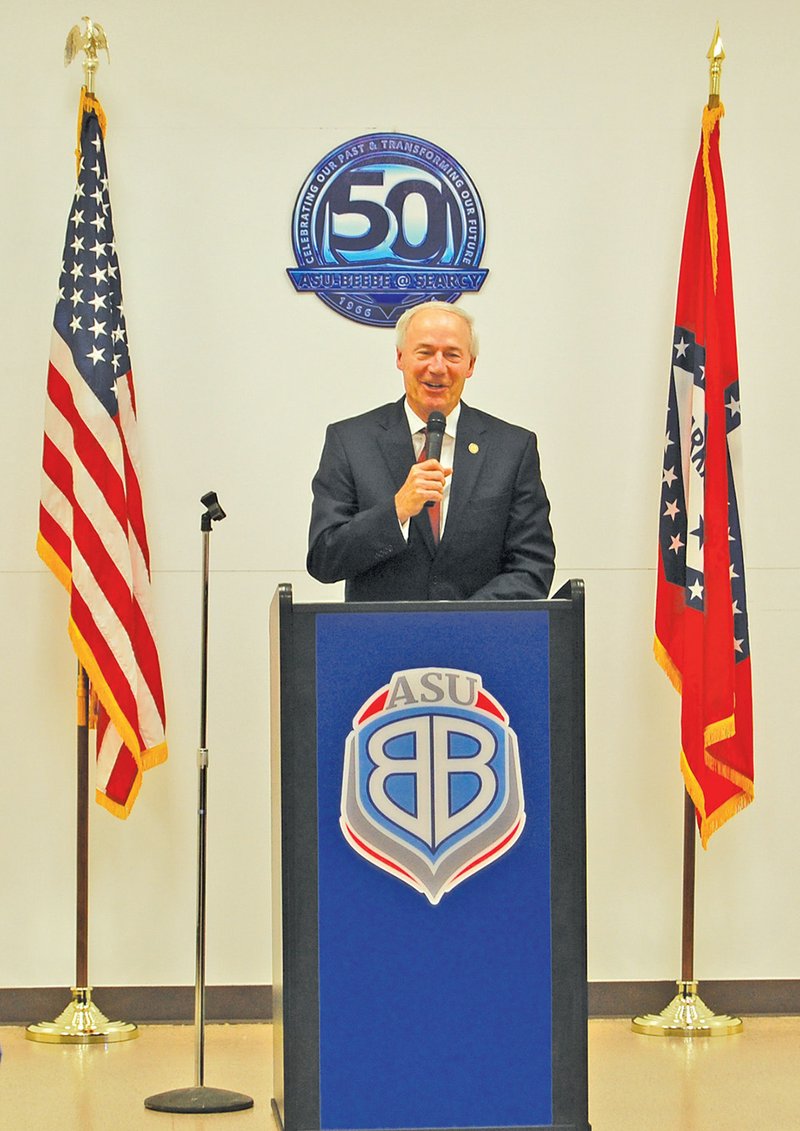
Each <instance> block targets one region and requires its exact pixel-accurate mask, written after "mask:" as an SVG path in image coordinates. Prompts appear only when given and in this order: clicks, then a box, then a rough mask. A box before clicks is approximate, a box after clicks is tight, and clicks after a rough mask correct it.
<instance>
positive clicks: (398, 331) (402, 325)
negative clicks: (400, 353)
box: [395, 302, 479, 357]
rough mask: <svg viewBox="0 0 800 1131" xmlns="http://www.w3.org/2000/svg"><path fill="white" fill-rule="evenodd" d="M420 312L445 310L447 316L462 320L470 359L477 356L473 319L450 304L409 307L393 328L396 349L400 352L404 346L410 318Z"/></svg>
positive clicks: (427, 304) (476, 337)
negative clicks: (465, 329)
mask: <svg viewBox="0 0 800 1131" xmlns="http://www.w3.org/2000/svg"><path fill="white" fill-rule="evenodd" d="M422 310H446V311H447V312H448V314H455V315H457V316H458V317H459V318H462V319H463V320H464V321H465V322H466V324H467V328H468V330H469V352H470V357H477V356H478V344H479V343H478V331H477V330H476V329H475V319H474V318H473V316H472V315H471V314H470V313H469V312H468V311H466V310H464V308H463V306H455V305H454V304H453V303H452V302H421V303H420V304H419V306H411V307H409V308H408V310H406V311H404V313H403V314H401V315H400V317H399V318H398V319H397V325H396V327H395V342H396V345H397V348H398V349H399V350H401V349H402V348H403V346H404V345H405V344H406V334H407V333H408V327H409V325H410V324H411V320H412V318H414V316H415V315H417V314H419V313H420V311H422Z"/></svg>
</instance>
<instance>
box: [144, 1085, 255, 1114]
mask: <svg viewBox="0 0 800 1131" xmlns="http://www.w3.org/2000/svg"><path fill="white" fill-rule="evenodd" d="M144 1106H145V1107H146V1108H149V1109H150V1111H172V1112H176V1113H177V1114H178V1115H196V1114H198V1113H202V1112H207V1113H208V1114H209V1115H213V1114H215V1113H217V1112H223V1111H245V1110H246V1109H247V1108H249V1107H252V1106H253V1100H252V1099H251V1098H250V1096H246V1095H245V1094H244V1093H243V1092H229V1091H227V1090H226V1089H225V1088H205V1087H203V1088H174V1089H173V1090H172V1091H171V1092H159V1093H158V1095H156V1096H148V1097H147V1099H146V1100H145V1101H144Z"/></svg>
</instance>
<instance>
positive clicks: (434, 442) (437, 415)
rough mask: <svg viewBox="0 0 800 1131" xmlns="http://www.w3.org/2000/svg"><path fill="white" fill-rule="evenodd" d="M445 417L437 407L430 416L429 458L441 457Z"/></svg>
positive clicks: (427, 505)
mask: <svg viewBox="0 0 800 1131" xmlns="http://www.w3.org/2000/svg"><path fill="white" fill-rule="evenodd" d="M445 423H446V421H445V418H444V413H443V412H437V411H436V410H435V409H434V411H433V412H432V413H431V414H430V416H429V417H428V430H427V433H426V437H427V441H426V442H427V445H428V459H440V458H441V455H442V440H443V439H444V426H445ZM425 506H426V507H432V506H433V503H432V502H430V501H428V502H427V503H426V504H425Z"/></svg>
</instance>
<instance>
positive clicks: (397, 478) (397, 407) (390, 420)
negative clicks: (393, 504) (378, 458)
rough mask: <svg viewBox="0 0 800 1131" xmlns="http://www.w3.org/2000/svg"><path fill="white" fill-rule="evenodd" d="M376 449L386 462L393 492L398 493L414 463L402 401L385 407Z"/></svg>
mask: <svg viewBox="0 0 800 1131" xmlns="http://www.w3.org/2000/svg"><path fill="white" fill-rule="evenodd" d="M378 447H379V448H380V450H381V453H382V455H383V458H384V459H385V460H386V464H387V466H388V468H389V474H390V475H391V477H392V482H393V483H394V486H395V490H396V491H399V490H400V488H401V487H402V486H403V484H404V483H405V481H406V476H407V475H408V469H409V468H410V467H411V465H412V463H413V462H414V445H413V443H412V442H411V433H410V432H409V430H408V420H407V419H406V414H405V410H404V408H403V402H402V400H400V401H396V402H395V403H394V404H391V405H387V406H386V413H385V415H384V416H383V417H381V418H380V419H379V420H378Z"/></svg>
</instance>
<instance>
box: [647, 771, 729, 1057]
mask: <svg viewBox="0 0 800 1131" xmlns="http://www.w3.org/2000/svg"><path fill="white" fill-rule="evenodd" d="M696 842H697V828H696V823H695V812H694V802H693V801H692V799H691V797H690V796H689V794H688V793H685V795H684V803H683V953H682V960H681V979H680V981H679V982H678V993H677V994H676V996H675V997H674V998H673V999H672V1001H671V1002H670V1003H669V1005H668V1006H667V1007H666V1009H662V1010H661V1012H660V1013H647V1014H644V1015H643V1016H640V1017H634V1018H633V1020H632V1021H631V1028H632V1029H633V1031H634V1033H644V1034H645V1036H650V1037H730V1036H732V1035H733V1034H734V1033H741V1031H742V1027H743V1026H742V1019H741V1017H729V1016H728V1015H727V1014H724V1013H723V1014H716V1013H714V1012H713V1010H711V1009H709V1008H708V1006H707V1005H706V1004H705V1002H704V1001H703V999H702V998H701V997H700V996H699V995H698V993H697V982H696V981H695V980H694V973H693V971H694V880H695V845H696Z"/></svg>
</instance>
